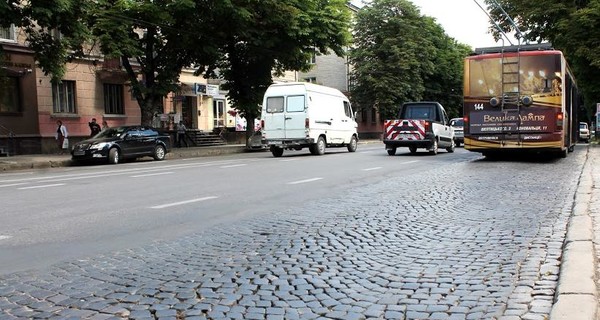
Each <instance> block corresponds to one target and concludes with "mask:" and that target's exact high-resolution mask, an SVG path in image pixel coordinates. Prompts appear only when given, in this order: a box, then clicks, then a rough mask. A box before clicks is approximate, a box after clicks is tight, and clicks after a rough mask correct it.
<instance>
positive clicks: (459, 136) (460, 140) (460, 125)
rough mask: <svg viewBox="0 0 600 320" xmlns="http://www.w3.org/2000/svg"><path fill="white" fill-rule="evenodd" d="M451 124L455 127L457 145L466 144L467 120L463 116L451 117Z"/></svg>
mask: <svg viewBox="0 0 600 320" xmlns="http://www.w3.org/2000/svg"><path fill="white" fill-rule="evenodd" d="M450 125H451V126H452V128H454V143H455V144H456V145H457V146H460V145H461V144H465V129H464V127H465V120H463V118H452V119H450Z"/></svg>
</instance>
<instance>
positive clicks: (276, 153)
mask: <svg viewBox="0 0 600 320" xmlns="http://www.w3.org/2000/svg"><path fill="white" fill-rule="evenodd" d="M271 153H272V154H273V157H275V158H279V157H281V156H282V155H283V148H277V147H271Z"/></svg>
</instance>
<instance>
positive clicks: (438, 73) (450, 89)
mask: <svg viewBox="0 0 600 320" xmlns="http://www.w3.org/2000/svg"><path fill="white" fill-rule="evenodd" d="M425 20H426V23H427V25H428V30H427V31H425V32H424V33H426V34H428V35H429V38H430V40H431V41H432V43H433V45H434V47H435V48H436V52H435V54H434V55H433V56H432V59H433V60H432V61H433V65H434V66H435V68H434V71H433V72H432V73H427V74H424V75H423V79H424V83H425V92H424V94H423V100H429V101H438V102H439V103H441V104H442V105H443V106H444V107H445V109H446V111H447V112H448V115H449V116H450V118H456V117H462V115H463V110H462V109H463V106H462V104H463V90H462V89H463V78H464V72H463V69H464V59H465V57H466V56H468V55H469V54H470V53H471V52H472V49H471V47H469V46H467V45H465V44H460V43H458V42H457V41H456V40H455V39H453V38H451V37H449V36H447V35H446V34H445V32H444V30H443V29H442V27H441V26H440V25H439V24H438V23H436V22H435V20H434V19H433V18H430V17H425Z"/></svg>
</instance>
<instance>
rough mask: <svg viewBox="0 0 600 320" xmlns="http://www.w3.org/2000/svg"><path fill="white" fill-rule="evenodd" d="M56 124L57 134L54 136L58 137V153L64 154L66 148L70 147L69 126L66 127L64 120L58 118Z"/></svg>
mask: <svg viewBox="0 0 600 320" xmlns="http://www.w3.org/2000/svg"><path fill="white" fill-rule="evenodd" d="M56 125H57V126H58V127H57V128H56V134H55V135H54V138H55V139H56V145H57V146H58V150H60V151H59V152H58V154H63V153H64V151H65V150H68V149H69V139H68V138H69V132H68V131H67V127H65V126H64V125H63V123H62V121H60V120H57V121H56Z"/></svg>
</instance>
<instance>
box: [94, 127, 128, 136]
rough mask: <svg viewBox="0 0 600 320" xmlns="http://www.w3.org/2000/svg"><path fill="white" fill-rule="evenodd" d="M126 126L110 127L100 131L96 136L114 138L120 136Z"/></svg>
mask: <svg viewBox="0 0 600 320" xmlns="http://www.w3.org/2000/svg"><path fill="white" fill-rule="evenodd" d="M125 129H126V128H108V129H106V130H103V131H101V132H100V133H98V134H97V135H96V136H95V138H113V137H118V136H120V135H121V134H122V133H123V132H125Z"/></svg>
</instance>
